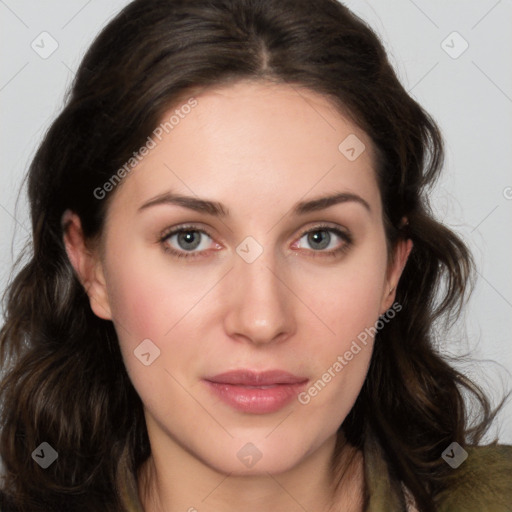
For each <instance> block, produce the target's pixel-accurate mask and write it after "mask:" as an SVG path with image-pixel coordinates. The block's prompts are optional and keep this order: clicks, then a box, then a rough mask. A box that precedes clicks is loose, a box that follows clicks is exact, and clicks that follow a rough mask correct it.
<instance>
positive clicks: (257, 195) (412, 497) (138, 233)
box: [0, 0, 512, 512]
mask: <svg viewBox="0 0 512 512" xmlns="http://www.w3.org/2000/svg"><path fill="white" fill-rule="evenodd" d="M442 155H443V152H442V141H441V138H440V135H439V132H438V129H437V127H436V125H435V123H434V122H433V121H432V119H431V118H430V117H429V116H428V115H427V114H426V113H425V112H424V111H423V110H422V109H421V107H420V106H419V105H418V104H417V103H415V101H414V100H412V99H411V98H410V97H409V96H408V95H407V93H406V92H405V91H404V89H403V87H402V86H401V85H400V84H399V82H398V80H397V78H396V76H395V74H394V72H393V70H392V68H391V66H390V64H389V63H388V61H387V58H386V55H385V52H384V50H383V48H382V45H381V43H380V42H379V41H378V39H377V37H376V36H375V34H374V33H373V32H372V31H371V30H370V29H369V28H368V27H367V26H366V25H365V24H364V23H363V22H361V20H359V19H358V18H357V17H355V16H354V15H353V14H351V13H350V12H349V11H348V9H346V8H345V7H343V6H342V5H341V4H339V3H337V2H336V1H334V0H315V1H309V0H293V1H292V0H264V1H262V0H259V1H257V2H256V1H251V0H215V1H205V0H181V1H178V0H135V1H134V2H132V3H131V4H129V5H128V6H127V7H126V8H125V9H124V10H123V11H122V12H121V13H120V14H119V15H118V16H117V17H116V18H115V19H114V20H113V21H112V22H111V23H109V25H108V26H107V27H106V28H105V29H104V30H103V32H102V33H101V34H100V35H99V37H98V38H97V39H96V41H95V42H94V44H93V45H92V47H91V48H90V50H89V51H88V53H87V55H86V56H85V58H84V60H83V62H82V64H81V66H80V69H79V70H78V72H77V76H76V80H75V82H74V85H73V88H72V91H71V94H70V98H69V101H68V103H67V105H66V107H65V109H64V110H63V112H62V113H61V114H60V116H59V117H58V118H57V119H56V121H55V122H54V124H53V125H52V127H51V129H50V130H49V132H48V133H47V135H46V137H45V139H44V141H43V143H42V145H41V147H40V149H39V151H38V153H37V154H36V156H35V158H34V161H33V163H32V166H31V168H30V174H29V197H30V203H31V212H32V223H33V230H34V232H33V243H34V253H33V257H32V259H31V261H30V262H29V263H28V264H27V265H26V266H25V267H24V268H23V269H22V270H21V272H20V273H19V274H18V275H17V277H16V279H15V280H14V282H13V283H12V285H11V286H10V288H9V291H8V295H7V301H6V311H7V318H6V323H5V325H4V327H3V330H2V335H1V340H2V342H1V347H2V360H3V361H5V366H6V375H5V377H4V378H3V381H2V384H1V388H0V392H1V400H2V406H3V411H2V433H1V439H0V447H1V455H2V458H3V460H4V465H5V468H6V471H5V477H4V480H3V485H2V488H3V494H4V497H3V500H4V504H3V505H2V511H4V510H20V511H28V510H30V511H37V510H41V511H42V510H77V511H78V510H84V511H85V510H87V511H90V510H95V511H96V510H98V511H99V510H101V511H121V510H122V511H142V510H145V511H146V512H153V511H161V510H165V511H182V510H189V511H192V510H199V511H203V510H204V511H219V510H222V511H229V510H233V509H235V508H236V509H239V508H243V509H244V510H249V511H261V510H286V511H294V510H308V511H327V510H329V511H331V510H332V511H334V510H345V511H362V510H365V511H372V512H374V511H379V510H383V511H384V510H385V511H395V510H396V511H401V510H417V511H420V512H427V511H435V510H440V511H457V510H479V511H482V510H489V511H498V510H503V511H504V510H509V505H510V502H511V501H512V488H511V484H510V482H509V477H508V475H509V474H510V470H511V469H512V461H511V457H512V455H511V450H510V447H504V446H497V445H491V446H487V447H477V446H476V445H477V444H478V442H479V441H480V439H481V437H482V435H483V433H484V432H485V430H486V428H487V426H488V425H489V423H490V421H491V419H492V416H493V413H492V412H491V410H490V407H489V405H488V402H487V399H486V398H485V396H484V395H483V394H482V392H481V391H480V390H479V389H478V388H477V387H476V386H475V385H474V384H472V383H471V382H470V381H469V380H468V379H467V378H466V377H465V376H463V375H461V374H460V373H458V372H457V371H456V370H454V369H453V368H451V367H450V366H449V365H448V364H447V363H446V362H445V361H444V360H443V359H442V358H441V357H440V355H439V354H438V353H437V352H436V350H435V349H434V347H433V346H432V326H433V322H434V321H435V320H437V319H439V318H441V317H443V316H449V315H450V314H452V313H454V312H455V313H456V312H457V311H458V310H459V309H458V308H460V306H461V304H462V302H463V300H464V298H465V294H466V288H467V283H468V280H469V278H470V275H471V266H472V263H471V258H470V255H469V253H468V251H467V249H466V247H465V246H464V244H463V243H462V242H461V241H460V239H459V238H457V236H456V235H455V234H454V233H452V232H451V231H449V230H448V229H447V228H446V227H444V226H443V225H442V224H440V223H438V222H437V221H436V220H434V219H433V218H432V216H431V215H430V213H429V208H428V198H427V197H426V196H425V193H426V192H425V190H426V187H427V186H428V185H430V184H431V183H432V182H433V181H434V180H435V178H436V177H437V175H438V173H439V171H440V168H441V164H442ZM443 280H444V281H443ZM440 283H444V285H445V287H444V288H440ZM440 290H441V291H440ZM463 392H470V393H472V395H473V396H474V398H475V399H476V401H477V402H478V403H479V404H480V405H481V407H482V414H481V418H480V422H479V424H478V425H477V426H473V427H472V428H470V427H469V426H468V418H467V408H466V405H465V402H464V400H463Z"/></svg>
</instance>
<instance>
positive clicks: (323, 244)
mask: <svg viewBox="0 0 512 512" xmlns="http://www.w3.org/2000/svg"><path fill="white" fill-rule="evenodd" d="M351 244H352V238H351V236H350V235H349V234H348V233H346V232H344V231H342V230H340V229H338V228H333V227H331V226H315V227H314V228H313V229H310V230H308V231H306V232H305V233H303V234H302V236H301V237H300V239H299V241H298V245H297V243H296V244H295V247H297V248H299V249H303V248H307V247H304V245H306V246H309V248H311V249H312V251H313V253H319V254H313V256H336V255H337V254H340V253H342V252H345V251H346V250H348V249H349V247H350V245H351Z"/></svg>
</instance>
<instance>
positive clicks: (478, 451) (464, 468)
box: [439, 444, 512, 512]
mask: <svg viewBox="0 0 512 512" xmlns="http://www.w3.org/2000/svg"><path fill="white" fill-rule="evenodd" d="M466 452H467V453H468V457H467V459H466V460H465V461H464V462H463V463H462V464H461V465H460V466H459V467H458V468H456V469H453V470H452V473H451V474H450V475H449V476H448V479H449V481H448V487H447V488H446V490H445V491H443V493H442V494H441V495H440V496H439V512H457V511H461V512H462V511H464V512H473V511H474V512H510V510H511V509H512V446H509V445H497V444H493V445H488V446H468V447H466Z"/></svg>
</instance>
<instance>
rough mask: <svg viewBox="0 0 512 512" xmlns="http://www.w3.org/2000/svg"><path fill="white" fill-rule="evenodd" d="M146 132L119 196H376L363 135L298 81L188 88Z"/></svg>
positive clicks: (242, 199)
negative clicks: (144, 146) (142, 150)
mask: <svg viewBox="0 0 512 512" xmlns="http://www.w3.org/2000/svg"><path fill="white" fill-rule="evenodd" d="M191 105H192V106H191ZM150 139H151V141H152V144H151V146H152V148H151V149H150V150H149V151H148V152H146V154H145V156H144V157H143V158H141V159H140V162H139V163H138V164H137V166H136V167H135V168H134V171H133V172H131V173H130V175H129V176H128V177H127V178H126V179H125V183H123V186H122V187H121V189H122V191H118V192H121V193H120V194H119V195H120V198H119V201H122V202H123V203H126V202H131V203H134V204H140V203H141V202H143V201H144V200H147V199H149V198H151V197H152V196H155V195H158V194H161V193H163V192H166V191H167V190H174V191H176V190H179V191H180V192H181V193H187V194H188V195H192V194H193V195H197V196H200V197H208V198H212V199H216V200H220V201H223V202H225V203H230V204H232V205H233V206H236V204H237V203H239V205H240V206H242V207H244V209H247V207H248V206H249V205H250V204H251V202H253V203H254V204H260V205H261V204H262V199H263V198H266V200H267V201H265V203H266V205H267V207H269V205H279V204H283V203H284V202H286V201H287V198H288V197H289V198H290V200H292V199H293V200H294V201H297V200H298V199H300V198H307V196H308V194H310V195H313V196H317V195H319V194H321V193H326V192H329V191H332V190H337V191H339V190H343V191H346V192H353V193H358V194H360V195H365V199H366V200H367V201H368V202H372V203H375V202H379V193H378V188H377V183H376V179H375V172H374V164H373V146H372V143H371V140H370V139H369V137H368V136H367V135H366V134H365V133H364V132H363V131H362V130H361V129H360V128H359V127H358V126H357V125H355V124H354V123H353V122H351V121H350V120H349V119H348V118H347V117H345V116H344V115H342V114H341V113H340V111H339V110H338V109H336V108H335V107H334V105H333V104H332V103H331V102H330V101H329V99H327V98H326V97H325V96H323V95H320V94H318V93H315V92H312V91H310V90H308V89H304V88H301V87H298V86H295V85H289V84H273V83H267V82H246V81H241V82H238V83H235V84H230V85H225V86H219V87H215V88H209V89H207V90H203V91H202V92H200V93H199V94H195V95H194V96H192V95H191V96H189V97H187V96H184V97H183V99H182V100H181V101H180V102H178V103H176V104H175V105H174V106H173V107H172V108H170V109H169V110H168V111H167V112H165V113H164V115H163V116H162V118H161V122H160V125H159V126H158V127H156V129H155V131H154V132H153V133H152V134H151V135H150ZM148 140H149V139H148ZM115 201H117V199H116V198H115ZM115 201H114V202H115ZM379 209H380V203H379V206H378V208H377V210H379Z"/></svg>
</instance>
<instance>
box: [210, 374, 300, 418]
mask: <svg viewBox="0 0 512 512" xmlns="http://www.w3.org/2000/svg"><path fill="white" fill-rule="evenodd" d="M204 382H205V384H206V385H207V386H208V387H209V389H210V391H212V392H213V393H214V394H215V395H216V396H217V397H218V398H220V399H221V400H222V401H223V402H224V403H226V404H227V405H229V406H231V407H232V408H234V409H236V410H238V411H242V412H246V413H252V414H266V413H271V412H276V411H278V410H280V409H282V408H283V407H285V406H286V405H288V404H289V403H290V402H291V400H293V398H294V397H295V396H296V395H297V394H298V393H299V392H300V391H301V389H303V388H304V386H305V385H306V384H307V382H308V379H307V378H305V377H301V376H297V375H293V374H292V373H289V372H286V371H283V370H269V371H264V372H257V371H253V370H247V369H242V370H234V371H229V372H225V373H221V374H218V375H215V376H213V377H207V378H205V379H204Z"/></svg>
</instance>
